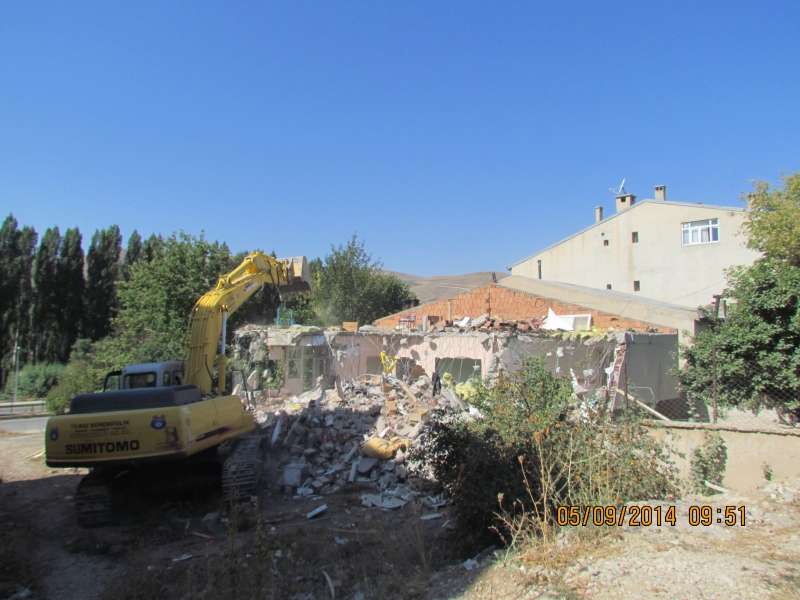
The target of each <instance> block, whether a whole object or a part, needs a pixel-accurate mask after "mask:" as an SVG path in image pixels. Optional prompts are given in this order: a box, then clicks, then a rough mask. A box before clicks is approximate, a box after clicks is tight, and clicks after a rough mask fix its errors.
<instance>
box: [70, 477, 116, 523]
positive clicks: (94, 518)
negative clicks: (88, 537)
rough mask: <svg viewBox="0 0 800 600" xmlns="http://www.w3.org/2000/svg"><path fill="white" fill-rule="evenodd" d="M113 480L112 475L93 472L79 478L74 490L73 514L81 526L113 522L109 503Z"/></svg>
mask: <svg viewBox="0 0 800 600" xmlns="http://www.w3.org/2000/svg"><path fill="white" fill-rule="evenodd" d="M113 480H114V477H113V476H109V475H106V474H97V473H94V472H92V473H89V474H88V475H86V476H85V477H84V478H83V479H81V480H80V482H79V483H78V489H77V490H76V492H75V515H76V517H77V519H78V524H79V525H80V526H81V527H85V528H92V527H104V526H106V525H113V524H114V522H115V519H114V516H113V514H112V504H111V494H112V483H113Z"/></svg>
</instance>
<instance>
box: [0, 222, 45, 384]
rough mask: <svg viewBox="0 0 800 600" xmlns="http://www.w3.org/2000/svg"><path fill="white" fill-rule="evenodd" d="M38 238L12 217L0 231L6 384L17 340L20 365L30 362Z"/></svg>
mask: <svg viewBox="0 0 800 600" xmlns="http://www.w3.org/2000/svg"><path fill="white" fill-rule="evenodd" d="M37 238H38V236H37V235H36V232H35V231H34V230H33V228H32V227H23V228H22V229H19V228H18V223H17V220H16V219H15V218H14V216H13V215H9V216H8V217H6V219H5V220H4V222H3V225H2V227H0V382H5V381H6V379H7V377H8V373H9V372H11V371H12V370H13V369H14V343H15V340H16V339H17V337H18V338H19V343H20V347H21V352H20V363H21V364H25V362H27V361H28V355H29V348H30V344H29V341H28V340H29V337H30V336H29V330H30V313H31V305H32V303H33V289H32V286H31V271H32V268H33V257H34V253H35V250H36V242H37Z"/></svg>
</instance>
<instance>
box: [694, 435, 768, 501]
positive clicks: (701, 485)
mask: <svg viewBox="0 0 800 600" xmlns="http://www.w3.org/2000/svg"><path fill="white" fill-rule="evenodd" d="M727 458H728V452H727V449H726V447H725V442H724V441H723V439H722V436H721V435H720V434H719V433H717V432H712V433H709V432H706V436H705V440H704V442H703V444H702V445H701V446H698V447H697V448H695V449H694V450H692V455H691V458H690V460H689V485H690V487H691V488H692V491H693V492H696V493H698V494H713V493H714V491H713V490H711V489H710V488H708V487H706V485H705V482H706V481H708V482H709V483H714V484H716V485H722V476H723V474H724V473H725V463H726V462H727ZM765 473H766V471H765Z"/></svg>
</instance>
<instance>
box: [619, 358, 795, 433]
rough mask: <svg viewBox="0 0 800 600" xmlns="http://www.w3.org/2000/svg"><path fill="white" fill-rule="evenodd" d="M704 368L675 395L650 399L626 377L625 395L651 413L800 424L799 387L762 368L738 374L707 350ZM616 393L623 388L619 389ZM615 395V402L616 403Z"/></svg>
mask: <svg viewBox="0 0 800 600" xmlns="http://www.w3.org/2000/svg"><path fill="white" fill-rule="evenodd" d="M712 357H713V358H712V363H711V365H710V369H709V372H708V373H707V374H704V375H705V376H704V377H702V379H701V380H700V381H698V382H695V383H693V384H692V385H690V386H685V387H684V388H683V389H679V390H678V391H679V394H678V396H677V397H674V398H670V399H666V400H661V401H658V402H655V401H653V400H649V399H648V390H647V389H643V388H637V387H636V386H635V384H633V383H632V382H628V387H629V389H628V400H629V402H633V403H634V404H636V405H641V406H642V408H643V409H644V410H647V411H648V412H649V413H650V416H651V417H652V418H654V419H658V420H664V421H679V422H688V423H708V424H715V425H720V426H728V427H735V428H742V429H767V430H789V429H795V428H796V427H800V408H797V407H798V405H800V388H797V387H795V386H792V385H791V384H790V383H785V384H782V383H781V382H779V381H774V380H770V379H769V377H768V376H767V375H766V374H764V373H762V372H755V373H752V374H748V375H743V374H742V373H741V369H740V368H739V369H731V368H728V365H723V364H718V363H717V360H716V352H713V354H712ZM620 396H622V397H624V392H623V391H622V390H620ZM619 402H620V401H619V400H618V401H617V407H619Z"/></svg>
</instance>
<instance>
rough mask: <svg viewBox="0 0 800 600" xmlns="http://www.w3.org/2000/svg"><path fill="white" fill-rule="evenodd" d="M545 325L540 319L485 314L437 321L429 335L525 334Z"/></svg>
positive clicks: (430, 329) (430, 328) (429, 329)
mask: <svg viewBox="0 0 800 600" xmlns="http://www.w3.org/2000/svg"><path fill="white" fill-rule="evenodd" d="M543 325H544V321H540V320H539V319H531V320H515V319H501V318H500V317H490V316H489V315H488V314H484V315H481V316H480V317H478V318H476V319H472V318H470V317H464V318H462V319H457V320H454V321H437V322H436V323H434V324H432V325H431V326H430V327H428V331H427V333H434V332H437V331H448V332H463V331H519V332H521V333H525V332H528V331H536V330H537V329H539V328H540V327H542V326H543Z"/></svg>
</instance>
